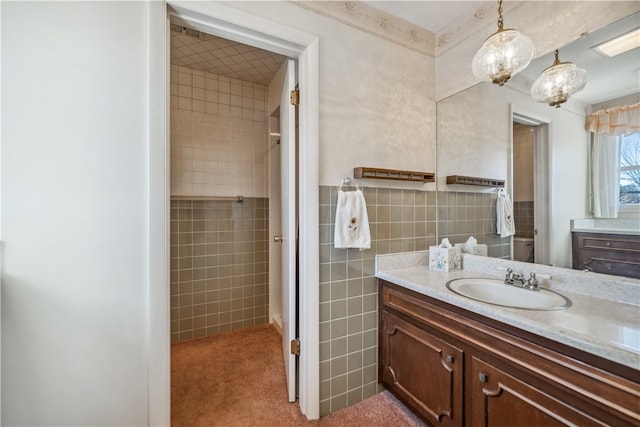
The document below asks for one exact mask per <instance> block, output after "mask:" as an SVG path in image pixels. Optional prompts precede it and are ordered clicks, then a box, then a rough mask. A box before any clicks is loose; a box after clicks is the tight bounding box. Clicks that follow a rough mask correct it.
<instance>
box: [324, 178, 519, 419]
mask: <svg viewBox="0 0 640 427" xmlns="http://www.w3.org/2000/svg"><path fill="white" fill-rule="evenodd" d="M338 190H339V188H338V187H330V186H321V187H320V200H319V202H320V207H319V208H320V212H319V217H320V230H319V231H320V415H321V416H323V415H327V414H329V413H331V412H334V411H337V410H338V409H341V408H343V407H345V406H348V405H352V404H354V403H357V402H359V401H361V400H363V399H366V398H367V397H369V396H372V395H374V394H375V393H376V392H377V391H378V390H379V386H378V383H377V359H378V345H377V337H378V329H377V326H378V306H377V301H378V300H377V296H378V294H377V291H378V289H377V280H376V278H375V277H374V261H375V255H376V254H385V253H397V252H410V251H419V250H425V249H428V248H429V246H431V245H434V244H436V242H438V241H439V240H440V239H442V238H443V237H448V238H449V239H450V240H451V242H452V243H459V242H463V241H465V240H466V239H467V238H468V237H469V236H470V235H473V236H474V237H476V239H478V242H479V243H486V244H487V245H489V248H488V251H489V255H490V256H508V255H509V239H500V238H499V237H498V236H497V235H496V234H495V226H496V224H495V222H496V209H495V202H496V196H495V194H492V193H467V192H438V193H436V192H435V191H426V192H425V191H418V190H402V189H386V188H371V187H366V188H363V192H364V196H365V200H366V202H367V213H368V216H369V225H370V230H371V240H372V241H371V249H370V250H365V251H360V250H358V249H347V250H345V249H335V248H334V247H333V232H334V224H335V209H336V200H337V194H338V193H337V192H338ZM436 198H437V201H436ZM436 206H437V207H436Z"/></svg>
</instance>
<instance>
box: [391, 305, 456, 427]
mask: <svg viewBox="0 0 640 427" xmlns="http://www.w3.org/2000/svg"><path fill="white" fill-rule="evenodd" d="M381 320H382V325H381V332H380V364H381V368H380V371H381V372H380V374H381V377H382V382H383V383H384V384H385V385H386V386H387V387H388V388H389V389H391V390H392V391H393V392H395V393H396V394H397V395H398V396H399V397H400V398H402V399H403V400H404V401H405V402H406V403H408V404H409V405H410V406H411V407H412V408H413V409H414V410H415V411H417V412H418V413H419V414H420V415H422V417H424V418H425V419H426V420H427V421H428V422H429V423H430V424H433V425H438V426H462V398H463V395H462V393H463V390H462V378H463V370H462V368H463V366H462V365H463V352H462V350H460V349H458V348H456V347H455V346H453V345H451V344H448V343H446V342H445V341H443V340H441V339H439V338H436V337H434V336H433V335H431V334H429V333H427V332H425V331H423V330H422V329H420V328H417V327H416V326H414V325H412V324H411V323H408V322H405V321H404V320H402V319H400V318H398V317H396V316H394V315H392V314H390V313H388V312H383V313H382V316H381Z"/></svg>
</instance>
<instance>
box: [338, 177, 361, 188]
mask: <svg viewBox="0 0 640 427" xmlns="http://www.w3.org/2000/svg"><path fill="white" fill-rule="evenodd" d="M351 181H352V180H351V178H342V182H341V183H340V191H344V187H355V188H356V191H357V190H360V187H358V183H357V182H353V183H351Z"/></svg>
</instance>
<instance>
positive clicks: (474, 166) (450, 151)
mask: <svg viewBox="0 0 640 427" xmlns="http://www.w3.org/2000/svg"><path fill="white" fill-rule="evenodd" d="M638 27H640V13H636V14H634V15H631V16H629V17H627V18H625V19H622V20H620V21H618V22H615V23H613V24H611V25H609V26H607V27H605V28H602V29H600V30H597V31H594V32H592V33H591V34H589V35H588V36H586V37H583V38H581V39H579V40H576V41H575V42H573V43H571V44H570V45H567V46H564V47H559V51H560V60H562V61H568V62H574V63H575V64H576V65H578V66H580V67H582V68H585V69H586V71H587V86H586V87H585V89H584V90H583V91H581V92H579V93H577V94H576V95H574V96H573V97H572V98H571V99H570V100H569V101H568V102H566V103H565V104H562V106H561V107H560V108H553V107H550V106H548V105H546V104H543V103H538V102H536V101H534V100H533V99H532V98H531V96H530V87H531V84H532V82H533V81H534V80H535V79H536V78H537V76H539V75H540V73H541V72H542V70H544V69H545V68H546V67H548V66H550V65H551V64H552V63H553V53H549V54H547V55H544V56H541V57H539V58H537V59H535V60H534V61H532V63H531V64H530V65H529V66H528V67H527V69H526V70H525V71H524V72H523V73H521V74H519V75H517V76H515V77H514V78H513V79H512V80H511V81H510V82H509V83H507V85H505V86H504V87H498V86H496V85H492V84H490V83H481V84H478V85H476V86H473V87H470V88H468V89H466V90H464V91H462V92H459V93H457V94H455V95H453V96H451V97H449V98H445V99H443V100H441V101H439V102H438V104H437V176H438V183H437V188H438V191H439V194H441V192H442V193H444V192H447V193H450V192H465V193H467V194H469V193H482V194H483V196H484V197H486V196H488V195H492V194H495V193H496V189H495V188H492V187H480V186H478V187H475V186H468V185H451V184H447V183H446V177H447V176H450V175H465V176H473V177H483V178H492V179H497V180H504V181H505V189H506V190H507V192H508V193H509V194H510V196H511V198H512V199H513V202H514V214H516V237H515V239H513V238H511V237H510V238H507V239H500V238H499V236H495V237H492V238H490V240H491V241H489V242H488V243H490V244H493V245H494V247H497V248H501V247H502V248H503V249H502V250H494V251H493V253H492V252H491V251H490V252H489V256H499V257H505V258H509V257H511V256H513V255H514V251H515V250H517V248H516V246H517V245H516V240H517V239H519V238H522V239H529V241H530V242H531V245H532V246H531V247H530V249H531V259H528V261H531V262H537V263H544V264H551V265H556V266H559V267H567V268H571V266H572V265H571V220H574V219H583V218H589V217H591V214H590V207H589V200H588V199H589V184H588V175H589V173H588V170H589V166H588V165H589V144H588V134H587V132H586V131H585V127H584V125H585V118H586V115H587V114H588V113H589V112H591V110H592V109H593V108H600V107H603V106H604V107H605V108H608V106H609V105H608V103H615V102H625V103H627V104H633V103H637V102H638V96H639V93H640V75H639V64H640V48H635V49H632V50H631V51H628V52H626V53H624V54H621V55H618V56H617V57H614V58H608V57H605V56H603V55H602V54H600V53H598V52H596V51H595V50H593V49H591V48H592V47H593V46H596V45H597V44H599V43H601V42H604V41H607V40H610V39H612V38H615V37H616V36H618V35H620V34H624V33H627V32H629V31H631V30H633V29H636V28H638ZM469 72H471V71H469ZM612 105H613V104H612ZM439 197H440V196H439ZM439 201H440V198H439ZM518 216H520V221H518ZM518 222H520V224H518ZM493 233H494V234H495V228H494V229H493ZM439 234H441V233H439ZM512 239H513V240H512ZM525 242H526V240H525ZM520 243H521V242H520ZM525 244H526V243H525ZM520 246H521V245H520ZM504 248H508V250H505V249H504Z"/></svg>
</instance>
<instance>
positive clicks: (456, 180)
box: [447, 175, 504, 187]
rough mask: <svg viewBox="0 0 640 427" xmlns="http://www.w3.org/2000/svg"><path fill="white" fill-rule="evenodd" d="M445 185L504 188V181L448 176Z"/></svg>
mask: <svg viewBox="0 0 640 427" xmlns="http://www.w3.org/2000/svg"><path fill="white" fill-rule="evenodd" d="M447 184H464V185H481V186H484V187H504V180H502V179H491V178H478V177H475V176H462V175H449V176H447Z"/></svg>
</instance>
